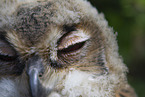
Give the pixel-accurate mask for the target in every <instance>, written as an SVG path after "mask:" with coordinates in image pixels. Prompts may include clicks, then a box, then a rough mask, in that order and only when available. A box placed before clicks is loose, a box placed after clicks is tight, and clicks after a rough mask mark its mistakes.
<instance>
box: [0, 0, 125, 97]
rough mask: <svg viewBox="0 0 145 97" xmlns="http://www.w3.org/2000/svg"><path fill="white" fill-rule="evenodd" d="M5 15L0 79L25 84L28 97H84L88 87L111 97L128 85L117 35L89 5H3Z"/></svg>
mask: <svg viewBox="0 0 145 97" xmlns="http://www.w3.org/2000/svg"><path fill="white" fill-rule="evenodd" d="M0 13H1V15H0V75H1V76H2V77H6V78H9V77H12V79H13V80H15V81H16V82H17V83H19V85H20V86H17V87H19V88H20V87H22V86H23V85H24V83H25V86H23V87H25V88H26V89H27V91H30V92H27V93H24V92H23V93H22V94H23V95H32V96H33V97H41V96H42V97H45V96H47V95H50V94H51V93H52V92H53V91H59V92H60V91H62V90H63V93H60V94H63V95H73V94H71V93H74V91H75V89H76V90H77V91H79V90H80V91H83V93H84V94H85V91H87V90H85V88H83V89H84V90H81V89H80V88H76V85H77V84H78V83H79V84H78V86H81V83H84V84H82V87H87V86H88V87H89V84H91V86H90V87H94V90H90V91H92V92H93V91H96V92H93V93H94V94H93V95H94V96H95V95H98V96H99V95H100V96H101V95H103V96H105V95H108V96H110V97H111V96H113V95H115V93H114V92H115V91H116V90H117V88H119V87H120V86H121V85H122V84H124V83H127V81H126V75H125V73H126V71H127V68H126V66H125V65H124V64H123V62H122V59H121V57H120V56H119V54H118V46H117V42H116V35H115V34H114V33H113V32H114V31H113V29H112V28H110V27H109V26H108V23H107V21H106V20H105V19H104V15H103V14H99V13H98V11H97V10H96V9H95V8H94V7H92V6H91V4H90V3H89V2H87V1H86V0H12V1H6V0H1V1H0ZM78 77H79V78H78ZM90 77H91V78H92V79H93V80H95V81H94V82H92V83H89V82H90V79H91V78H90ZM89 78H90V79H89ZM78 79H80V80H78ZM22 80H23V81H22ZM76 80H77V82H76V84H75V81H76ZM84 80H86V81H84ZM71 84H72V85H71ZM93 84H94V85H93ZM73 85H74V86H73ZM99 88H100V90H99ZM87 89H88V88H87ZM71 90H72V91H73V92H70V91H71ZM109 90H111V91H109ZM19 91H22V90H21V89H20V90H19ZM64 91H65V92H64ZM101 91H102V92H101ZM92 92H91V93H92ZM95 93H96V94H95ZM101 93H104V94H101ZM19 95H20V94H19ZM76 95H77V94H76ZM78 95H80V94H79V92H78ZM85 95H87V94H85ZM21 96H22V95H21ZM52 97H53V96H52ZM72 97H74V96H72Z"/></svg>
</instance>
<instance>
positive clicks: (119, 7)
mask: <svg viewBox="0 0 145 97" xmlns="http://www.w3.org/2000/svg"><path fill="white" fill-rule="evenodd" d="M89 1H90V2H91V4H92V5H93V6H95V7H96V8H97V9H98V11H99V12H100V13H101V12H102V13H104V14H105V18H106V19H107V20H108V22H109V25H110V26H111V27H113V28H114V31H117V32H118V36H117V40H118V45H119V53H120V55H122V57H123V59H124V63H125V64H127V66H128V68H129V73H128V80H129V83H130V84H131V85H132V86H133V87H134V88H135V91H136V93H137V94H138V96H139V97H145V0H89Z"/></svg>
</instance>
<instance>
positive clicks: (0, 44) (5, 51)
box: [0, 39, 16, 57]
mask: <svg viewBox="0 0 145 97" xmlns="http://www.w3.org/2000/svg"><path fill="white" fill-rule="evenodd" d="M0 55H2V56H9V57H13V56H16V52H15V51H14V49H13V48H12V47H11V46H10V45H9V44H8V43H7V42H5V41H4V40H1V39H0Z"/></svg>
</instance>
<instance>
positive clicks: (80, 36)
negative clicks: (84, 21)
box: [58, 30, 90, 50]
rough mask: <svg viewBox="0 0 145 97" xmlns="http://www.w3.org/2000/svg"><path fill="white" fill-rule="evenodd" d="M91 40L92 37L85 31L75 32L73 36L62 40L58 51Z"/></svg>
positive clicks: (70, 35)
mask: <svg viewBox="0 0 145 97" xmlns="http://www.w3.org/2000/svg"><path fill="white" fill-rule="evenodd" d="M89 38H90V36H89V35H87V34H86V33H85V32H84V31H83V30H77V31H73V32H72V33H71V34H69V35H68V36H66V37H64V38H63V39H62V41H61V43H60V44H59V46H58V49H59V50H61V49H64V48H67V47H69V46H70V45H74V44H76V43H80V42H83V41H86V40H88V39H89Z"/></svg>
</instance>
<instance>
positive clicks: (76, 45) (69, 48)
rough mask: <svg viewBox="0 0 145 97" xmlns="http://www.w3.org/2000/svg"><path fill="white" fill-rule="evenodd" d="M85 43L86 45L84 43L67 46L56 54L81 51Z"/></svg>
mask: <svg viewBox="0 0 145 97" xmlns="http://www.w3.org/2000/svg"><path fill="white" fill-rule="evenodd" d="M85 43H86V41H83V42H80V43H76V44H73V45H70V46H68V47H67V48H64V49H61V50H58V52H59V53H71V52H74V51H77V50H79V49H81V48H82V47H83V46H84V45H85Z"/></svg>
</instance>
